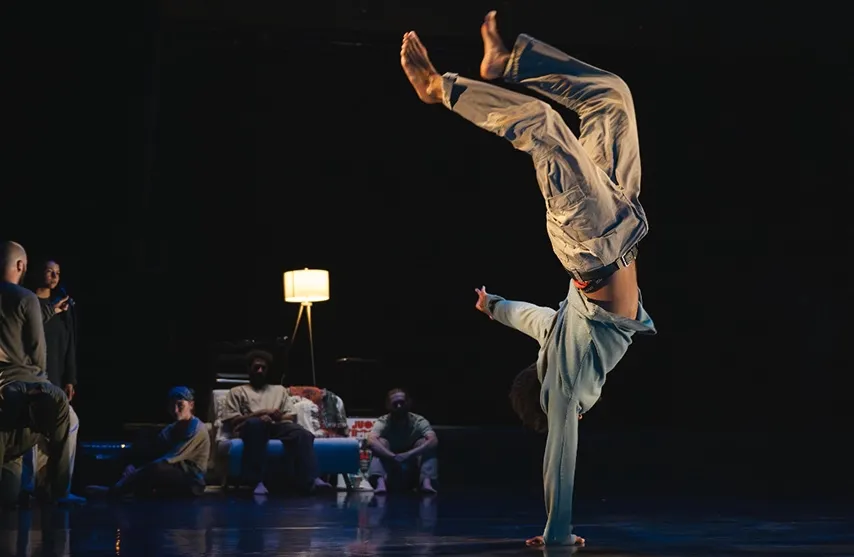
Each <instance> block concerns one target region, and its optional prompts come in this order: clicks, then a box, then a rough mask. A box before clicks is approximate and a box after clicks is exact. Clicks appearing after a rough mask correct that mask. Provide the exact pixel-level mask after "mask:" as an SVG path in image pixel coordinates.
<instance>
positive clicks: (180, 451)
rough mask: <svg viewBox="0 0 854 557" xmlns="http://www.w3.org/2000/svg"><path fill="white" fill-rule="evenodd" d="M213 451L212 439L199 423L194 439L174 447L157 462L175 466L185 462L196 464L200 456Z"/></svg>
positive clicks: (191, 438)
mask: <svg viewBox="0 0 854 557" xmlns="http://www.w3.org/2000/svg"><path fill="white" fill-rule="evenodd" d="M210 449H211V438H210V435H208V432H207V429H205V427H204V426H203V425H202V424H201V423H199V424H197V426H196V429H195V430H194V432H193V435H192V437H190V438H189V439H186V440H185V441H181V442H180V443H177V444H176V445H174V446H173V447H172V448H171V449H170V450H169V452H167V453H166V454H165V455H163V456H162V457H160V458H158V459H157V460H156V461H155V462H158V461H162V462H167V463H169V464H175V463H177V462H182V461H184V460H189V461H191V462H196V461H197V460H198V459H199V455H200V454H208V453H210Z"/></svg>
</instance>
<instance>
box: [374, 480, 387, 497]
mask: <svg viewBox="0 0 854 557" xmlns="http://www.w3.org/2000/svg"><path fill="white" fill-rule="evenodd" d="M386 491H388V489H387V488H386V486H385V480H384V479H383V478H377V488H376V489H375V490H374V493H376V494H377V495H383V494H384V493H385V492H386Z"/></svg>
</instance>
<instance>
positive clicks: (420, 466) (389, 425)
mask: <svg viewBox="0 0 854 557" xmlns="http://www.w3.org/2000/svg"><path fill="white" fill-rule="evenodd" d="M386 408H387V409H388V411H389V413H388V414H386V415H385V416H382V417H381V418H379V419H378V420H377V421H376V422H374V427H373V429H372V430H371V433H370V434H369V435H368V445H369V446H370V448H371V451H372V457H371V464H370V468H369V469H368V475H369V476H370V480H371V483H372V484H374V487H375V489H374V493H378V494H382V493H385V492H386V491H387V490H388V488H389V487H391V488H392V489H398V488H402V489H408V488H409V487H410V486H412V484H413V483H414V482H413V480H414V478H415V476H416V475H417V476H418V478H419V484H418V486H419V488H420V490H421V491H422V492H424V493H436V489H435V487H434V486H433V482H435V481H436V480H437V479H438V477H439V476H438V472H439V470H438V463H437V460H436V446H437V445H438V444H439V438H438V437H436V433H435V432H434V431H433V427H432V426H431V425H430V422H428V421H427V419H426V418H424V416H419V415H418V414H414V413H412V412H410V411H409V410H410V408H411V401H410V399H409V395H407V394H406V392H405V391H404V390H403V389H392V390H391V391H389V393H388V395H387V396H386Z"/></svg>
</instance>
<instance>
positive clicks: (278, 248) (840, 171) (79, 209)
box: [0, 1, 854, 438]
mask: <svg viewBox="0 0 854 557" xmlns="http://www.w3.org/2000/svg"><path fill="white" fill-rule="evenodd" d="M119 4H120V3H119ZM293 4H295V3H278V2H277V3H263V2H260V3H236V2H234V3H231V2H206V3H204V5H202V4H196V3H193V2H188V3H182V4H172V5H171V6H170V7H169V8H168V9H166V8H164V7H157V6H156V5H151V6H148V7H143V5H142V4H139V5H132V4H130V5H122V6H121V7H116V6H113V7H111V8H110V9H109V10H107V9H104V10H99V11H97V12H96V11H95V10H94V8H91V7H90V8H83V7H79V6H75V7H74V8H70V7H69V8H63V9H64V10H65V11H66V12H65V13H53V14H51V17H47V15H46V14H45V13H36V11H35V9H33V10H31V11H26V10H28V9H27V8H23V10H25V11H21V12H20V13H11V11H10V13H8V14H7V17H5V18H4V20H5V25H6V26H7V29H6V30H5V32H4V36H5V37H6V39H5V40H6V43H7V44H6V46H7V49H6V51H7V56H5V57H4V58H5V61H6V62H7V69H6V72H5V73H6V77H5V78H4V83H5V84H6V85H5V87H4V90H5V94H8V95H9V96H7V97H6V100H5V101H4V103H3V105H4V108H5V110H4V112H5V118H4V121H5V123H4V126H3V128H4V136H5V139H6V141H5V142H4V143H5V148H4V149H3V151H4V157H3V158H4V163H3V165H2V184H3V186H2V187H3V192H2V201H0V202H2V204H3V209H4V210H3V215H4V217H3V219H2V222H0V231H2V234H0V236H2V237H4V238H10V239H15V240H18V241H20V242H22V243H23V244H24V245H25V247H26V248H27V249H28V251H29V253H30V257H31V259H35V258H37V257H38V256H41V255H45V256H51V257H54V258H56V259H57V260H58V261H59V262H60V264H61V265H62V269H63V283H64V285H65V286H66V288H67V289H68V291H69V292H70V293H71V294H72V296H74V297H75V299H76V300H77V302H78V308H79V314H80V323H81V339H80V342H81V344H80V358H79V359H80V365H79V367H80V384H79V386H78V392H79V394H78V397H77V399H76V400H75V405H76V406H77V408H78V411H79V413H80V415H81V421H84V422H85V423H86V426H85V427H84V428H83V430H82V432H81V435H83V437H84V438H92V437H98V436H103V435H112V434H115V433H116V432H117V431H119V430H120V429H121V425H122V423H124V422H131V421H146V420H151V421H160V420H163V419H165V416H164V413H163V411H162V406H161V405H160V401H162V396H163V393H164V392H165V390H166V389H167V388H168V386H170V385H172V384H175V383H187V384H190V385H192V386H194V387H196V388H198V389H200V391H204V390H205V389H206V388H208V387H210V385H211V384H212V378H213V373H212V369H211V364H210V360H211V354H212V350H213V346H214V344H215V343H216V342H218V341H222V340H237V339H243V338H258V339H262V338H273V337H276V336H282V335H289V334H290V333H291V329H292V327H293V325H294V320H295V318H296V313H297V309H298V306H296V305H290V304H285V303H284V302H283V301H282V272H283V271H286V270H289V269H298V268H302V267H317V268H324V269H328V270H329V272H330V276H331V300H330V301H328V302H324V303H320V304H316V305H315V307H314V325H315V328H314V332H315V345H316V354H317V358H318V383H319V384H320V385H321V386H328V387H330V388H334V389H338V390H340V391H341V392H339V394H340V395H341V396H342V398H344V400H345V402H346V401H347V400H348V399H352V398H354V397H359V396H361V397H364V396H365V393H367V394H368V395H371V393H373V396H374V397H375V398H376V399H377V400H379V399H381V398H382V396H383V394H384V392H385V391H386V390H387V389H388V388H390V387H392V386H397V385H401V386H404V387H407V388H410V389H411V390H412V392H413V394H414V396H415V399H416V402H417V410H418V411H419V412H421V413H423V414H425V415H427V416H428V417H429V418H430V419H431V420H432V421H434V422H435V423H437V424H444V425H490V424H515V423H517V422H516V420H515V418H514V417H513V416H512V414H511V412H510V409H509V404H508V403H507V398H506V395H507V391H508V388H509V385H510V382H511V380H512V378H513V376H514V375H515V374H516V373H517V372H518V371H519V370H521V369H522V368H523V367H525V366H526V365H527V364H529V363H531V362H533V361H534V359H535V357H536V350H537V347H536V344H535V343H534V341H532V340H529V339H528V338H527V337H525V336H523V335H521V334H519V333H516V332H514V331H511V330H509V329H505V328H503V327H501V326H499V325H496V324H494V323H491V322H489V321H488V320H487V319H485V318H484V316H483V315H481V314H479V313H477V312H476V311H475V310H474V309H473V307H472V306H473V304H474V301H475V294H474V292H473V288H474V287H476V286H480V285H483V284H485V285H486V286H487V288H488V289H489V290H490V291H491V292H495V293H498V294H501V295H504V296H505V297H508V298H513V299H521V300H526V301H530V302H533V303H537V304H541V305H551V306H556V305H557V303H558V302H559V301H560V300H561V299H562V298H563V297H564V296H565V293H566V290H567V286H568V281H567V277H566V274H565V273H564V271H563V270H562V269H561V267H560V265H559V264H558V263H557V261H556V259H555V257H554V256H553V254H552V252H551V249H550V246H549V243H548V239H547V237H546V234H545V225H544V214H543V213H544V209H543V202H542V199H541V197H540V194H539V192H538V190H537V187H536V182H535V177H534V172H533V169H532V165H531V163H530V160H529V159H528V157H527V156H526V155H524V154H522V153H517V152H514V151H513V149H512V148H511V146H510V145H509V144H506V142H504V141H503V140H501V139H499V138H497V137H493V136H490V135H489V134H486V133H485V132H483V131H481V130H478V129H477V128H475V127H474V126H472V125H470V124H468V123H467V122H465V121H464V120H463V119H461V118H460V117H458V116H456V115H454V114H452V113H450V112H449V111H447V110H446V109H444V108H442V107H437V106H429V107H428V106H425V105H422V104H421V103H420V102H419V101H418V100H417V98H416V96H415V94H414V93H413V91H412V90H411V88H410V86H409V84H408V82H407V81H406V79H405V77H404V75H403V73H402V71H401V70H400V67H399V61H398V52H399V42H400V37H401V35H402V33H403V32H404V31H406V30H409V29H416V30H418V31H419V32H420V33H421V35H422V37H423V39H424V41H425V43H426V45H427V47H428V48H429V49H430V51H431V55H432V58H433V61H434V63H435V64H436V66H437V67H438V69H439V70H440V71H456V72H459V73H461V74H463V75H469V76H474V75H476V72H477V67H478V64H479V61H480V57H481V55H482V52H481V43H480V39H479V35H478V26H479V23H480V20H481V18H482V16H483V14H484V13H485V12H486V11H487V10H488V9H490V8H497V9H499V24H500V26H501V29H502V31H503V34H504V35H505V37H506V38H507V39H508V41H509V40H511V39H512V38H513V37H514V36H515V34H517V33H519V32H528V33H530V34H533V35H535V36H537V37H539V38H542V39H543V40H546V41H548V42H550V43H552V44H554V45H555V46H558V47H561V48H562V49H564V50H567V51H568V52H570V53H572V54H573V55H575V56H577V57H579V58H581V59H583V60H585V61H588V62H590V63H592V64H595V65H597V66H601V67H605V68H607V69H609V70H611V71H614V72H615V73H617V74H619V75H621V76H622V77H623V78H624V79H625V80H626V81H627V82H628V84H629V85H630V87H631V88H632V91H633V94H634V99H635V103H636V108H637V115H638V120H639V128H640V139H641V151H642V156H643V165H644V181H643V190H642V195H641V200H642V202H643V204H644V207H645V209H646V211H647V214H648V216H649V219H650V224H651V232H650V234H649V236H648V237H647V239H646V240H645V241H644V242H643V244H642V247H641V255H640V261H639V263H638V265H639V269H640V278H641V286H642V289H643V293H644V301H645V305H646V307H647V309H648V310H649V312H650V314H651V315H652V317H653V318H654V320H655V322H656V325H657V327H658V330H659V335H658V336H656V337H653V338H637V339H636V344H635V345H634V346H633V347H632V349H631V350H630V351H629V353H628V354H627V356H626V357H625V359H624V360H623V361H622V363H621V364H620V365H619V367H618V368H617V369H616V370H614V372H613V373H612V374H610V375H609V379H608V386H607V388H606V389H605V394H604V397H603V399H602V400H601V401H600V403H599V404H597V406H596V407H595V408H594V410H593V411H591V413H590V415H589V416H588V418H589V419H587V420H586V421H585V423H587V424H589V426H588V427H590V428H594V429H599V430H602V431H609V430H614V431H616V430H623V431H624V430H627V429H632V428H657V429H665V430H683V431H719V432H720V431H739V430H742V431H743V430H751V431H771V430H773V431H777V432H786V431H793V430H802V431H812V432H815V431H823V432H827V431H829V430H837V431H840V432H843V431H850V429H851V423H852V419H853V418H854V411H852V405H851V399H852V397H851V394H850V386H851V380H850V373H851V365H850V361H849V343H848V334H847V333H846V331H847V330H848V329H849V328H850V320H851V317H850V315H851V310H852V303H851V287H850V284H851V278H852V273H851V271H850V270H849V269H848V267H849V261H848V259H849V254H850V246H851V237H852V234H851V231H850V225H851V215H850V206H851V198H852V194H851V184H852V171H851V162H850V160H851V157H850V148H851V129H852V124H854V122H852V109H851V103H850V98H851V88H850V76H851V74H852V69H854V68H852V63H851V54H852V49H851V45H850V42H849V39H848V36H849V35H850V33H849V32H848V31H847V29H846V27H845V26H846V23H844V22H845V21H846V19H845V18H844V17H842V15H841V14H834V13H831V12H830V11H828V10H827V9H825V8H823V7H821V6H819V5H818V4H814V3H811V4H810V5H809V6H807V5H804V4H801V5H798V6H794V7H792V8H787V9H786V10H783V9H780V8H779V7H773V8H772V7H771V6H770V5H769V6H768V7H767V8H766V7H761V6H758V5H753V6H746V5H744V4H742V5H737V6H736V5H733V6H730V5H724V4H715V5H712V4H706V5H699V4H698V5H694V4H692V3H684V4H680V5H678V6H676V5H673V6H663V5H656V6H647V5H645V3H634V4H631V5H630V6H629V7H625V6H621V5H618V4H613V3H602V4H596V5H589V3H585V4H584V5H574V3H571V2H561V3H545V2H543V3H534V2H501V3H498V4H495V3H493V4H490V5H487V4H484V3H481V2H471V3H468V2H467V3H462V2H440V3H432V4H426V3H425V4H423V5H420V4H419V5H418V6H413V7H407V8H402V7H400V6H399V5H398V4H396V3H392V2H382V1H376V2H337V3H334V2H316V3H313V4H309V5H306V6H294V5H293ZM408 4H409V3H401V5H408ZM463 4H465V5H463ZM128 6H134V8H137V9H136V11H132V10H129V9H127V8H128ZM110 10H112V11H110ZM787 10H788V11H787ZM25 12H26V13H25ZM567 118H568V119H569V120H570V121H571V122H572V120H571V116H569V115H567ZM573 125H575V124H574V123H573ZM36 271H37V270H35V269H33V270H31V272H36ZM303 327H304V325H303ZM307 346H308V343H307V330H306V329H304V328H303V329H302V330H301V331H300V333H299V335H298V338H297V342H296V344H295V346H294V349H293V350H292V351H291V354H290V358H289V365H288V366H287V367H288V370H287V379H286V383H290V384H308V383H310V381H311V375H310V371H309V363H308V362H309V360H308V351H307ZM341 357H363V358H371V359H376V360H378V361H380V362H381V365H380V366H377V367H376V368H373V369H368V370H367V371H366V372H363V373H362V374H361V375H360V381H363V382H362V383H361V384H360V386H358V387H353V386H352V385H349V384H347V382H346V381H345V377H344V376H345V375H346V374H347V373H352V372H351V371H349V370H348V369H347V368H346V367H345V366H341V365H340V364H335V360H336V359H338V358H341ZM283 367H284V366H283ZM355 388H358V390H359V392H358V393H357V392H355V391H354V390H353V389H355Z"/></svg>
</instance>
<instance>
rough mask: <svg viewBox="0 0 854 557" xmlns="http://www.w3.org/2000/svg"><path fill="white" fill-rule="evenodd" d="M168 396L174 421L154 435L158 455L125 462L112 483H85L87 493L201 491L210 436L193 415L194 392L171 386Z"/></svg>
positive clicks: (188, 493) (193, 493) (194, 493)
mask: <svg viewBox="0 0 854 557" xmlns="http://www.w3.org/2000/svg"><path fill="white" fill-rule="evenodd" d="M168 398H169V411H170V412H171V414H172V416H173V417H174V418H175V421H174V422H172V423H171V424H169V425H168V426H166V427H165V428H163V430H162V431H161V432H160V434H159V435H158V436H157V440H156V443H155V444H156V447H154V449H155V450H156V451H157V453H159V454H160V456H159V458H156V459H154V460H153V461H151V462H149V463H148V464H146V465H144V466H140V467H139V468H137V467H135V466H133V465H131V466H128V467H127V468H126V469H125V472H124V474H123V475H122V478H121V479H120V480H119V481H118V482H117V483H116V484H115V485H113V486H110V487H106V486H89V487H88V488H87V492H88V493H89V494H91V495H99V494H104V495H110V496H114V497H118V496H124V495H136V496H150V495H158V496H162V495H165V496H197V495H201V494H202V493H204V491H205V471H206V470H207V468H208V458H209V457H210V452H211V440H210V435H209V434H208V430H207V428H206V427H205V424H204V423H203V422H202V421H201V420H200V419H198V418H197V417H196V416H195V415H194V410H195V404H196V403H195V400H196V397H195V393H194V392H193V390H192V389H190V388H188V387H174V388H173V389H171V390H170V391H169V395H168Z"/></svg>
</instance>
